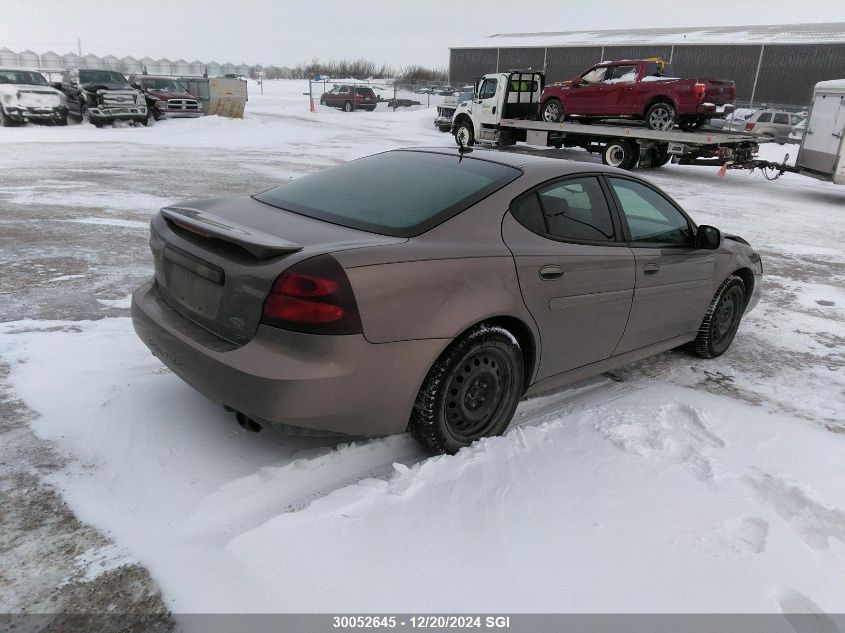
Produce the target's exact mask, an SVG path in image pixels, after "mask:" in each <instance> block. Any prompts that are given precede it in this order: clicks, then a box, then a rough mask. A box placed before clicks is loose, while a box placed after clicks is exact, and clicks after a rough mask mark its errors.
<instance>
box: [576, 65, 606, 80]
mask: <svg viewBox="0 0 845 633" xmlns="http://www.w3.org/2000/svg"><path fill="white" fill-rule="evenodd" d="M606 76H607V66H599V67H598V68H593V69H592V70H590V71H588V72H586V73H584V74H583V75H581V81H583V82H584V83H588V84H594V83H598V82H599V81H604V78H605V77H606Z"/></svg>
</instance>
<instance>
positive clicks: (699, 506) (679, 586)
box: [0, 319, 845, 612]
mask: <svg viewBox="0 0 845 633" xmlns="http://www.w3.org/2000/svg"><path fill="white" fill-rule="evenodd" d="M2 331H3V333H4V335H3V336H2V337H1V338H0V341H2V347H0V352H2V355H3V357H4V359H5V360H6V361H7V362H9V363H10V365H11V366H12V367H13V371H12V374H11V377H10V380H11V385H12V387H13V390H14V392H15V393H16V394H17V395H19V396H20V397H21V398H23V399H24V401H26V402H27V403H29V405H30V406H32V407H33V408H34V409H35V410H36V411H37V412H38V413H39V414H40V417H39V419H38V420H36V421H35V422H34V428H35V430H36V432H37V434H38V435H39V436H40V437H42V438H45V439H48V440H51V441H53V442H54V443H55V444H56V446H57V448H58V449H59V450H61V451H63V452H65V454H66V455H67V457H68V458H69V466H68V468H67V469H66V470H65V471H64V472H62V473H60V474H57V475H56V476H54V477H53V478H52V481H53V482H54V483H55V484H57V485H58V486H59V487H60V489H61V490H62V492H63V495H64V496H65V498H66V499H67V501H68V503H70V505H71V507H73V508H74V510H75V512H76V513H77V514H78V515H79V517H80V518H81V519H82V520H83V521H89V522H91V523H93V524H95V525H96V526H98V527H100V528H101V529H103V530H105V531H106V532H107V533H109V534H110V535H111V536H112V537H113V538H114V539H115V540H116V542H117V543H118V544H119V545H120V546H121V547H124V548H126V550H127V551H128V552H131V553H132V555H133V556H134V557H137V558H138V559H139V560H141V561H142V562H143V563H144V564H145V565H146V566H147V567H148V568H149V570H150V572H151V573H152V575H153V577H154V578H155V579H156V580H157V581H158V582H159V583H160V585H161V587H162V589H163V591H164V595H165V596H166V597H167V599H168V601H169V605H170V607H171V608H172V609H173V610H174V611H176V612H206V611H212V612H228V611H234V612H274V611H291V612H296V611H322V610H325V609H327V608H330V609H332V610H334V611H345V610H355V611H426V610H431V609H437V610H441V611H453V610H454V611H496V612H502V611H504V612H507V611H515V612H534V611H542V612H558V611H572V612H593V611H595V612H615V611H621V612H652V611H654V612H710V611H713V612H733V611H738V612H771V611H778V610H779V609H780V602H779V600H780V597H781V596H786V595H794V594H795V593H796V592H797V594H798V595H803V596H807V597H809V598H810V599H811V600H812V601H814V602H815V603H816V604H818V605H820V607H821V608H822V609H825V610H827V611H841V610H843V609H845V581H843V579H845V511H843V509H845V486H843V483H844V482H843V479H842V469H841V464H842V461H843V459H844V458H845V435H841V434H840V435H836V434H832V433H830V432H829V431H826V430H824V429H823V428H820V427H816V426H813V425H810V424H808V423H806V422H804V421H802V420H800V419H797V418H796V417H794V416H789V415H785V414H780V413H775V412H772V411H770V410H767V409H766V408H765V407H755V406H751V405H749V404H747V403H743V402H740V401H738V400H736V399H733V398H731V397H726V396H716V395H711V394H707V393H703V392H698V391H694V390H692V389H689V388H684V387H678V386H673V385H670V384H659V383H657V382H647V381H646V382H636V381H633V382H624V383H614V382H611V381H608V380H607V379H597V380H594V381H591V382H589V383H585V384H583V385H581V386H580V387H579V388H576V389H572V390H569V391H564V392H561V393H560V394H557V395H554V396H548V397H545V398H538V399H534V400H530V401H527V402H524V403H523V404H522V405H521V407H520V410H519V412H518V415H517V422H516V424H515V425H514V427H513V428H512V429H511V430H510V431H509V432H508V434H507V435H506V436H505V437H503V438H493V439H489V440H485V441H482V442H479V443H478V444H477V445H475V446H473V447H471V448H470V449H466V450H463V451H462V452H461V453H460V454H458V455H457V456H453V457H435V458H425V456H424V455H422V453H421V452H420V450H419V449H418V448H417V446H416V444H414V443H413V442H412V441H411V439H410V438H408V437H406V436H394V437H389V438H385V439H376V440H370V441H358V442H353V443H344V444H340V445H338V446H335V443H334V442H331V441H327V440H325V439H320V438H292V437H285V436H279V435H273V434H272V433H269V434H268V433H267V432H265V433H262V434H259V435H253V434H249V433H245V432H244V431H242V430H240V429H239V428H238V427H237V425H236V424H235V423H234V419H233V417H232V416H231V414H227V413H226V412H224V411H223V410H222V409H221V408H219V407H216V406H214V405H212V404H211V403H210V402H208V401H207V400H205V399H204V398H203V397H202V396H199V395H198V394H196V393H195V392H194V391H193V390H192V389H191V388H190V387H188V386H187V385H185V384H183V383H182V382H181V381H180V380H179V379H177V378H176V377H175V376H173V375H172V374H170V372H168V371H167V370H165V369H164V368H163V367H162V366H161V365H160V364H159V363H158V361H157V360H156V359H154V358H153V357H152V356H150V355H149V353H148V351H147V350H146V349H145V348H144V347H143V345H142V344H141V343H140V342H139V341H138V340H137V339H136V337H135V336H134V335H133V333H132V331H131V324H130V322H129V320H128V319H104V320H101V321H97V322H84V323H73V324H71V323H65V324H62V323H38V322H24V323H9V324H4V325H3V326H2ZM744 335H745V334H744V332H742V331H741V332H740V338H742V337H743V336H744ZM683 362H688V359H687V360H684V361H683ZM47 367H49V368H51V370H50V371H49V372H45V371H44V368H47ZM326 596H331V601H330V602H327V601H326Z"/></svg>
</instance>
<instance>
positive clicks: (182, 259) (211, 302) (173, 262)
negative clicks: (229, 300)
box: [163, 247, 223, 319]
mask: <svg viewBox="0 0 845 633" xmlns="http://www.w3.org/2000/svg"><path fill="white" fill-rule="evenodd" d="M163 259H164V261H163V268H164V277H165V280H164V281H165V283H164V287H165V290H166V292H167V294H168V295H169V296H170V298H171V299H172V300H173V301H175V302H177V303H178V304H179V305H180V306H182V307H184V308H185V309H187V310H188V311H190V312H193V313H194V314H196V315H198V316H201V317H204V318H207V319H213V318H215V317H216V316H217V313H218V310H219V308H220V302H221V298H222V294H223V275H222V271H220V272H219V273H217V271H216V270H215V267H213V266H210V265H207V264H203V263H201V262H198V261H195V260H194V258H191V257H188V256H187V255H186V254H183V253H181V252H179V251H176V250H173V249H171V248H169V247H165V249H164V258H163ZM215 273H217V274H215Z"/></svg>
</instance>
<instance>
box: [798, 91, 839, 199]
mask: <svg viewBox="0 0 845 633" xmlns="http://www.w3.org/2000/svg"><path fill="white" fill-rule="evenodd" d="M795 164H796V167H798V171H799V173H802V174H804V175H805V176H811V177H813V178H818V179H820V180H830V181H832V182H835V183H837V184H840V185H841V184H845V79H835V80H832V81H820V82H819V83H817V84H816V87H815V89H814V91H813V105H812V106H811V108H810V117H809V118H808V119H807V131H806V132H805V134H804V139H803V141H802V142H801V148H800V149H799V150H798V160H797V161H796V163H795Z"/></svg>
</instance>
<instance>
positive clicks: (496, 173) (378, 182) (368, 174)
mask: <svg viewBox="0 0 845 633" xmlns="http://www.w3.org/2000/svg"><path fill="white" fill-rule="evenodd" d="M521 174H522V172H521V171H520V170H518V169H516V168H514V167H508V166H507V165H501V164H499V163H493V162H490V161H486V160H480V159H475V158H471V157H467V156H463V157H461V158H460V159H459V158H457V157H455V156H453V155H451V154H438V153H435V152H414V151H403V150H395V151H392V152H385V153H383V154H376V155H374V156H368V157H366V158H360V159H358V160H353V161H351V162H348V163H344V164H343V165H338V166H337V167H331V168H329V169H324V170H323V171H320V172H317V173H316V174H311V175H309V176H303V177H302V178H298V179H296V180H294V181H292V182H290V183H288V184H285V185H282V186H280V187H275V188H273V189H270V190H268V191H265V192H263V193H259V194H257V195H256V196H254V197H255V199H256V200H259V201H260V202H264V203H266V204H269V205H272V206H274V207H279V208H281V209H285V210H287V211H292V212H294V213H299V214H300V215H305V216H308V217H311V218H316V219H318V220H323V221H326V222H331V223H333V224H339V225H341V226H346V227H349V228H353V229H361V230H364V231H371V232H373V233H380V234H382V235H391V236H394V237H412V236H415V235H419V234H421V233H423V232H425V231H427V230H428V229H430V228H431V227H433V226H436V225H437V224H440V223H441V222H443V221H445V220H446V219H448V218H450V217H452V216H454V215H456V214H458V213H460V212H461V211H463V210H464V209H467V208H468V207H470V206H471V205H473V204H475V203H476V202H478V201H480V200H482V199H483V198H486V197H487V196H488V195H490V194H491V193H493V192H494V191H496V190H498V189H500V188H501V187H504V186H505V185H506V184H508V183H509V182H511V181H513V180H514V179H516V178H518V177H519V176H520V175H521Z"/></svg>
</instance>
